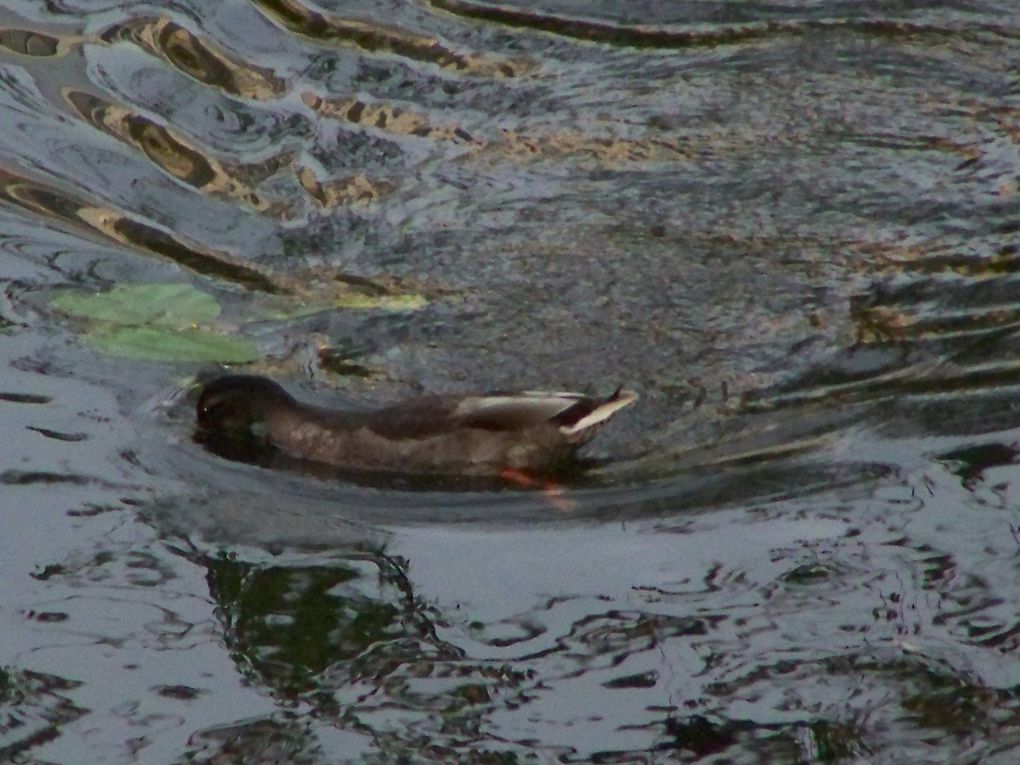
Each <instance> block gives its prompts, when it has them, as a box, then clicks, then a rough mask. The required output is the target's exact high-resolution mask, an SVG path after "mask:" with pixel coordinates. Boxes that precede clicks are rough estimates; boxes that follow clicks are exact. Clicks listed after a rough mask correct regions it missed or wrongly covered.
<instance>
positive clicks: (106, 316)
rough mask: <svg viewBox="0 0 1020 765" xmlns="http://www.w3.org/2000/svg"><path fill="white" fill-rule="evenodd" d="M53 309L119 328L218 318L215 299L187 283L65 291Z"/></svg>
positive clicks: (189, 323)
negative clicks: (94, 291)
mask: <svg viewBox="0 0 1020 765" xmlns="http://www.w3.org/2000/svg"><path fill="white" fill-rule="evenodd" d="M53 307H54V308H56V309H57V310H60V311H63V312H64V313H68V314H71V315H72V316H81V317H84V318H88V319H95V320H97V321H105V322H110V323H112V324H120V325H122V326H142V325H149V326H156V327H189V326H193V325H195V324H201V323H203V322H208V321H212V320H213V319H215V318H216V317H217V316H219V315H220V304H219V303H217V302H216V298H214V297H213V296H212V295H209V294H207V293H205V292H201V291H200V290H197V289H195V288H194V287H192V286H191V285H190V284H180V283H178V284H126V285H122V286H118V287H114V288H113V289H112V290H110V291H109V292H103V293H101V294H98V295H87V294H82V293H77V292H66V293H64V294H62V295H59V296H57V297H56V298H55V299H54V300H53Z"/></svg>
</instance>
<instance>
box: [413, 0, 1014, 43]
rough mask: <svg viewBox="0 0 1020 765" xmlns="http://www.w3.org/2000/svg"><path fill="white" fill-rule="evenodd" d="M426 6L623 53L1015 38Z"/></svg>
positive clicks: (441, 3) (888, 27)
mask: <svg viewBox="0 0 1020 765" xmlns="http://www.w3.org/2000/svg"><path fill="white" fill-rule="evenodd" d="M427 2H428V4H429V5H431V6H432V7H433V8H436V9H438V10H441V11H445V12H447V13H451V14H454V15H456V16H459V17H461V18H466V19H473V20H477V21H487V22H489V23H492V24H499V25H500V26H505V27H512V28H517V29H533V30H536V31H540V32H546V33H549V34H554V35H557V36H559V37H567V38H571V39H575V40H583V41H585V42H594V43H601V44H604V45H613V46H618V47H623V48H663V49H671V48H693V47H714V46H719V45H733V44H737V43H742V42H751V41H754V40H758V39H762V38H776V37H791V36H799V35H803V34H806V33H809V32H813V31H819V30H829V29H835V30H848V31H853V32H863V33H866V34H869V35H876V36H881V37H891V38H913V37H917V36H938V37H945V38H951V37H953V36H955V35H957V34H959V32H960V31H962V30H963V29H967V30H969V31H978V30H979V31H982V32H990V33H993V34H1003V33H1007V34H1008V33H1010V32H1012V33H1013V34H1016V33H1017V30H1004V29H1002V28H1001V27H998V26H996V25H993V24H967V25H966V26H965V27H964V26H963V25H960V28H956V27H953V26H950V25H946V26H939V25H933V24H918V23H913V22H911V21H906V20H900V19H882V18H872V19H868V18H844V19H790V20H782V21H780V20H773V21H756V22H748V23H744V24H729V25H725V24H714V25H712V26H711V27H710V28H707V29H690V28H684V27H679V26H677V27H663V26H657V25H644V24H632V25H626V24H615V23H611V22H606V21H598V20H594V19H590V18H587V19H583V18H579V17H570V16H563V15H557V14H552V13H546V12H542V11H533V10H527V9H516V8H508V7H506V6H503V5H496V4H492V5H489V4H481V3H475V2H471V1H470V0H427Z"/></svg>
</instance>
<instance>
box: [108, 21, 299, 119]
mask: <svg viewBox="0 0 1020 765" xmlns="http://www.w3.org/2000/svg"><path fill="white" fill-rule="evenodd" d="M99 37H100V39H101V40H103V41H105V42H108V43H113V42H117V41H120V40H129V41H131V42H134V43H136V44H137V45H139V46H140V47H142V48H144V49H145V50H147V51H149V52H150V53H152V54H154V55H156V56H158V57H159V58H161V59H162V60H164V61H165V62H167V63H168V64H170V65H171V66H173V67H174V68H176V69H178V70H180V71H181V72H183V73H184V74H186V75H188V76H190V77H193V78H194V79H196V80H198V81H199V82H202V83H205V84H206V85H210V86H213V87H216V88H219V89H221V90H223V91H225V92H227V93H230V94H232V95H235V96H240V97H242V98H248V99H252V100H254V101H268V100H270V99H273V98H278V97H279V96H281V95H283V94H284V93H285V92H286V89H287V86H286V83H285V82H284V80H282V79H281V78H279V77H277V76H276V75H274V74H273V73H272V70H270V69H266V68H263V67H258V66H255V65H253V64H251V63H250V62H247V61H243V60H241V59H239V58H237V57H236V56H232V55H230V54H229V53H227V52H225V51H223V50H221V49H219V48H218V47H216V46H215V45H214V44H213V43H212V42H210V41H209V40H207V39H205V38H202V37H199V36H198V35H195V34H193V33H192V32H191V31H190V30H189V29H187V28H185V27H183V26H181V25H179V24H177V23H176V22H174V21H172V20H170V19H167V18H157V19H132V20H130V21H127V22H125V23H122V24H116V25H114V26H112V27H110V28H109V29H107V30H105V31H104V32H102V33H101V34H100V35H99Z"/></svg>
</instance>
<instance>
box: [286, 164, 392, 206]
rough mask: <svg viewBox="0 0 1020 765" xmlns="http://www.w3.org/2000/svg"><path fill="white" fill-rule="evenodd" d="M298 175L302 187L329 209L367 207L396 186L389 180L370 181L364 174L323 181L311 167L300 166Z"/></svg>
mask: <svg viewBox="0 0 1020 765" xmlns="http://www.w3.org/2000/svg"><path fill="white" fill-rule="evenodd" d="M297 176H298V182H299V183H300V184H301V188H303V189H304V190H305V191H306V192H307V193H308V196H310V197H311V198H312V200H313V201H314V202H315V203H316V204H317V205H319V207H323V208H327V209H334V208H337V207H367V206H368V205H371V204H372V203H373V202H376V201H377V200H378V199H379V197H380V196H382V195H383V194H386V193H389V192H391V191H393V189H394V188H395V186H394V184H392V183H390V182H388V181H383V180H375V181H370V180H369V179H368V178H366V177H365V176H364V175H362V174H359V175H353V176H351V177H349V178H339V179H334V180H329V181H322V180H319V178H318V177H317V176H316V174H315V171H314V170H313V169H312V168H310V167H299V168H298V169H297Z"/></svg>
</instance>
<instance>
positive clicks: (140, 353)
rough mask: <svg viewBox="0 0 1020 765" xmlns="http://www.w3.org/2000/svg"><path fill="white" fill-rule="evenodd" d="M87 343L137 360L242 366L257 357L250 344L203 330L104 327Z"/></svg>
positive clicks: (255, 350) (255, 349)
mask: <svg viewBox="0 0 1020 765" xmlns="http://www.w3.org/2000/svg"><path fill="white" fill-rule="evenodd" d="M88 342H89V344H91V345H93V346H94V347H96V348H98V349H99V350H101V351H103V352H104V353H109V354H111V355H114V356H122V357H124V358H128V359H136V360H139V361H220V362H227V363H242V362H246V361H255V360H256V359H258V358H259V352H258V349H257V348H256V347H255V344H254V343H252V342H251V341H249V340H244V339H242V338H236V337H229V336H227V335H223V334H220V333H218V332H211V331H209V330H204V329H173V328H167V327H104V328H101V329H98V331H96V332H94V333H92V334H90V335H89V337H88Z"/></svg>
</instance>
